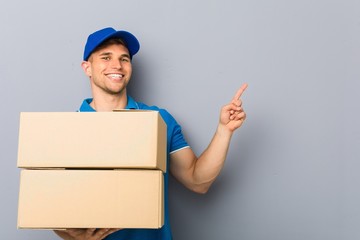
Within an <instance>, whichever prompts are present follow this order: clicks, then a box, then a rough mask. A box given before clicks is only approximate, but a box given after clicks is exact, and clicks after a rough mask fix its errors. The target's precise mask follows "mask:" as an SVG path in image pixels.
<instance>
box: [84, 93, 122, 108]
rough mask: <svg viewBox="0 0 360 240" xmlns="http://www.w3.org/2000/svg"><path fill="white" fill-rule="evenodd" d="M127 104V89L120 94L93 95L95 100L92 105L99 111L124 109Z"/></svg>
mask: <svg viewBox="0 0 360 240" xmlns="http://www.w3.org/2000/svg"><path fill="white" fill-rule="evenodd" d="M126 105H127V94H126V91H123V92H122V93H121V94H118V95H101V96H100V95H93V101H92V102H91V103H90V106H91V107H92V108H93V109H95V110H96V111H97V112H111V111H113V110H115V109H124V108H125V107H126Z"/></svg>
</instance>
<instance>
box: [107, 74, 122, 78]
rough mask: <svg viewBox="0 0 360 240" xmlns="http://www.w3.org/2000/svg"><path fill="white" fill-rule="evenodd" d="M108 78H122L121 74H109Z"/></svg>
mask: <svg viewBox="0 0 360 240" xmlns="http://www.w3.org/2000/svg"><path fill="white" fill-rule="evenodd" d="M108 76H109V77H111V78H122V77H123V75H122V74H109V75H108Z"/></svg>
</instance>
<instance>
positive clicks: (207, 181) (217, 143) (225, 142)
mask: <svg viewBox="0 0 360 240" xmlns="http://www.w3.org/2000/svg"><path fill="white" fill-rule="evenodd" d="M231 137H232V132H231V131H229V130H228V129H226V127H224V126H223V125H221V124H219V126H218V127H217V130H216V132H215V134H214V136H213V138H212V140H211V142H210V144H209V146H208V147H207V148H206V150H205V151H204V152H203V153H202V154H201V155H200V157H199V158H198V159H197V161H196V162H195V165H194V169H193V182H194V184H195V185H196V187H197V188H198V191H200V192H206V191H207V190H208V189H209V187H210V186H211V184H212V183H213V182H214V181H215V179H216V177H217V176H218V175H219V173H220V171H221V170H222V168H223V166H224V163H225V160H226V156H227V153H228V149H229V145H230V140H231Z"/></svg>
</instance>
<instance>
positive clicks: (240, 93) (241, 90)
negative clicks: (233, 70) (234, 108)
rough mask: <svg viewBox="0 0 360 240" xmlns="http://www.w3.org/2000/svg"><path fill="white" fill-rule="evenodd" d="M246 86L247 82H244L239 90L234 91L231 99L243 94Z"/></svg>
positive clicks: (236, 98)
mask: <svg viewBox="0 0 360 240" xmlns="http://www.w3.org/2000/svg"><path fill="white" fill-rule="evenodd" d="M247 87H248V84H247V83H244V84H243V85H242V86H241V87H240V88H239V90H238V91H237V92H236V94H235V96H234V98H233V100H238V99H239V98H240V97H241V95H242V94H243V92H244V91H245V90H246V88H247Z"/></svg>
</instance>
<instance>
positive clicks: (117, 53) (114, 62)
mask: <svg viewBox="0 0 360 240" xmlns="http://www.w3.org/2000/svg"><path fill="white" fill-rule="evenodd" d="M82 67H83V69H84V71H85V74H86V75H87V76H89V78H90V83H91V88H92V91H93V92H94V93H95V94H106V95H119V94H126V86H127V84H128V83H129V81H130V78H131V73H132V65H131V58H130V55H129V51H128V49H127V48H126V47H125V46H124V45H122V44H116V43H113V44H110V45H106V46H104V47H101V48H100V49H98V50H95V51H94V52H93V53H92V54H91V56H90V57H89V60H88V61H84V62H83V63H82Z"/></svg>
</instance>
